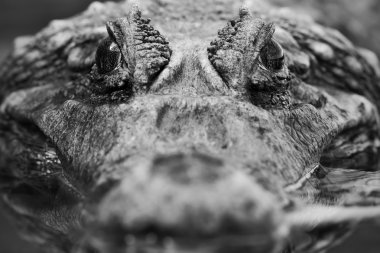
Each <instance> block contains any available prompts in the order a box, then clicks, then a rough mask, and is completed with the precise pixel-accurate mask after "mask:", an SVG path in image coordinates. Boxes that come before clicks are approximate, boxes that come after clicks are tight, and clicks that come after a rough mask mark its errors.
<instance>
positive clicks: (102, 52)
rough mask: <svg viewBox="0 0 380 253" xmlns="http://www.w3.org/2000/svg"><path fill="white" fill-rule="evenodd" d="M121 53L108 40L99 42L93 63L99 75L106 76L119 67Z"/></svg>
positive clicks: (114, 44) (113, 43)
mask: <svg viewBox="0 0 380 253" xmlns="http://www.w3.org/2000/svg"><path fill="white" fill-rule="evenodd" d="M120 62H121V52H120V50H119V47H118V46H117V45H116V43H115V42H113V41H112V40H111V39H110V38H106V39H104V40H103V41H102V42H100V44H99V46H98V49H97V50H96V56H95V63H96V66H97V67H98V73H99V74H107V73H109V72H111V71H112V70H114V69H116V68H117V67H119V66H120Z"/></svg>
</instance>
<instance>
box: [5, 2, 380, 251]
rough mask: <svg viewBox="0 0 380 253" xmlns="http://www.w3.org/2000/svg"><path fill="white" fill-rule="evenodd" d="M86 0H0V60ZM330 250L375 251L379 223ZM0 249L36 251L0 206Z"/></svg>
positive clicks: (366, 226) (368, 225) (379, 239)
mask: <svg viewBox="0 0 380 253" xmlns="http://www.w3.org/2000/svg"><path fill="white" fill-rule="evenodd" d="M89 2H91V1H90V0H64V1H63V0H62V1H60V0H1V1H0V60H1V59H3V58H4V57H5V56H6V52H7V51H9V48H10V47H11V41H12V38H14V37H15V36H18V35H23V34H34V33H35V32H37V31H38V30H39V29H41V28H42V27H44V26H46V25H47V24H48V22H49V21H50V20H52V19H56V18H65V17H68V16H71V15H73V14H76V13H78V12H79V11H81V10H83V9H84V8H85V7H86V6H87V5H88V4H89ZM330 252H331V253H357V252H360V253H379V252H380V226H379V225H378V224H377V225H376V224H375V223H373V222H368V223H364V224H363V225H362V226H360V227H359V229H358V230H357V231H356V232H355V233H354V234H353V235H352V236H351V237H350V238H349V239H348V240H347V241H346V242H345V243H344V244H342V245H340V246H339V247H337V248H335V249H333V250H332V251H330ZM0 253H39V251H38V249H37V248H36V247H34V246H32V245H30V244H28V243H26V242H24V241H23V240H21V239H20V238H19V237H18V236H17V233H16V228H15V225H14V224H13V223H12V221H10V220H9V219H8V218H7V217H6V216H5V215H4V213H3V212H2V210H0Z"/></svg>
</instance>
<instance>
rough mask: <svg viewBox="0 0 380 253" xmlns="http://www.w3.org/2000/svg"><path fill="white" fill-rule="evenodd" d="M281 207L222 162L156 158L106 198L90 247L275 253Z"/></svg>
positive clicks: (135, 170) (188, 157) (193, 157)
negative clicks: (171, 248) (116, 246)
mask: <svg viewBox="0 0 380 253" xmlns="http://www.w3.org/2000/svg"><path fill="white" fill-rule="evenodd" d="M275 203H276V201H275V198H274V196H273V195H271V194H270V193H269V192H267V191H265V190H264V189H262V188H261V187H260V186H259V185H258V184H257V183H256V182H255V180H254V179H252V178H251V177H249V176H247V175H246V174H245V173H244V172H242V171H237V170H233V169H232V167H231V164H226V163H224V162H223V161H222V160H221V159H218V158H215V157H212V156H208V155H205V154H200V153H197V152H194V153H190V154H175V155H166V156H156V157H155V158H154V159H153V160H152V161H151V162H150V164H149V165H148V166H145V165H144V166H136V167H134V168H132V169H131V171H130V173H129V174H128V176H126V177H125V178H124V179H123V180H122V181H121V183H120V184H119V185H118V186H116V187H115V188H113V189H112V190H111V191H110V192H109V193H108V194H107V195H106V196H105V197H104V199H103V201H102V202H101V204H100V206H99V208H98V212H97V218H96V219H95V221H96V223H97V224H95V225H94V226H95V227H96V229H95V233H96V234H95V235H93V236H94V237H95V238H96V239H95V238H92V239H91V240H90V241H89V243H90V244H91V242H92V243H93V244H94V242H96V245H92V246H91V247H92V248H97V250H98V251H100V252H111V251H110V250H112V252H119V251H117V250H116V251H115V248H112V249H111V248H109V247H115V245H119V246H120V252H124V251H123V249H124V250H125V249H127V248H130V247H135V249H136V250H138V251H139V250H142V252H149V250H147V249H148V248H149V247H150V246H152V244H154V246H159V247H161V248H162V250H163V252H166V251H168V247H169V248H170V247H175V248H176V250H177V251H178V250H179V251H190V250H191V252H197V251H198V252H204V251H206V250H207V251H208V252H225V251H226V250H227V249H230V250H233V251H234V252H236V251H245V252H271V251H272V250H273V249H275V248H276V247H278V246H279V245H277V244H278V243H280V242H281V241H282V240H281V238H279V237H280V230H281V220H282V218H281V217H282V214H281V211H280V210H279V207H278V205H276V204H275ZM115 235H117V236H115ZM115 238H117V240H118V241H119V243H115V242H114V241H113V240H115ZM206 245H207V246H206ZM214 246H215V247H214ZM247 250H248V251H247Z"/></svg>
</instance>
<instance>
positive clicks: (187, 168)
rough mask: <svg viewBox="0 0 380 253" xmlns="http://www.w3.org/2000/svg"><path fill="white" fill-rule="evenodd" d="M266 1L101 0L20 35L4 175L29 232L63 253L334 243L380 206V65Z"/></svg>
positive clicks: (6, 201) (6, 73) (3, 90)
mask: <svg viewBox="0 0 380 253" xmlns="http://www.w3.org/2000/svg"><path fill="white" fill-rule="evenodd" d="M257 4H258V2H257V1H255V2H250V1H248V2H242V1H232V0H231V1H229V0H226V1H204V0H203V1H200V0H199V1H190V0H186V1H175V0H164V1H163V0H160V1H158V0H150V1H144V2H141V3H139V4H138V5H139V7H136V6H135V5H134V4H133V3H130V2H122V3H105V4H100V3H94V4H92V5H91V6H90V7H89V9H88V10H87V11H85V12H84V13H82V14H80V15H78V16H75V17H73V18H71V19H67V20H61V21H53V22H52V23H51V24H50V25H49V26H48V27H47V28H45V29H44V30H43V31H41V32H40V33H38V34H37V35H36V36H33V37H28V38H19V39H17V40H16V43H15V48H14V50H13V52H12V54H11V55H10V57H9V58H8V59H7V60H6V61H5V62H4V63H3V65H2V66H1V68H0V84H1V86H0V94H1V95H0V98H1V111H0V112H1V113H0V140H1V142H0V152H1V159H0V165H1V166H0V172H1V173H0V176H1V177H0V178H1V181H0V182H1V194H2V200H3V206H4V207H5V208H6V209H7V210H8V211H9V213H10V214H11V215H13V216H14V217H15V218H16V220H17V221H19V224H20V230H21V232H22V234H24V235H25V236H27V237H28V239H29V240H32V241H34V242H35V243H38V244H40V245H42V246H43V249H44V250H45V251H46V252H87V253H89V252H130V251H135V250H139V251H143V252H150V251H162V252H169V251H171V250H174V251H186V252H206V251H207V252H222V251H223V252H224V251H226V250H228V251H234V252H237V251H244V252H324V251H325V250H327V249H328V248H329V247H331V246H332V245H333V244H336V243H338V242H339V241H340V240H341V239H342V238H344V237H345V236H346V235H347V234H348V233H349V231H351V229H352V227H353V226H354V225H355V224H356V223H357V222H358V221H359V220H362V219H370V218H376V217H378V216H380V208H379V207H377V205H378V204H379V203H380V199H379V191H380V173H379V172H378V166H377V160H376V158H377V157H378V153H377V152H378V145H379V121H378V108H379V106H380V103H379V101H380V100H379V94H380V93H379V91H380V89H379V88H380V87H379V82H378V76H377V75H376V73H378V72H377V66H375V65H374V64H373V61H370V60H368V59H367V58H366V55H367V54H362V53H361V52H362V51H359V50H357V49H356V48H355V46H353V45H352V44H351V43H350V42H349V41H347V39H345V38H344V37H343V36H342V35H341V34H340V33H339V32H337V31H335V30H332V29H329V28H326V27H322V26H320V25H318V24H316V23H314V22H312V21H310V20H309V21H306V20H302V19H297V17H296V16H295V17H284V16H282V15H281V13H280V12H277V11H276V9H272V8H269V9H265V8H263V9H261V10H260V12H258V9H257V8H254V7H255V6H256V7H257V6H258V5H257ZM243 5H244V6H246V7H245V8H241V9H240V7H241V6H243ZM140 10H141V11H140ZM147 17H150V18H151V19H152V21H151V22H150V21H149V20H147ZM218 30H219V32H218ZM283 57H284V58H283ZM300 235H301V236H300ZM305 236H307V237H309V238H310V239H311V240H306V241H305V240H302V238H305Z"/></svg>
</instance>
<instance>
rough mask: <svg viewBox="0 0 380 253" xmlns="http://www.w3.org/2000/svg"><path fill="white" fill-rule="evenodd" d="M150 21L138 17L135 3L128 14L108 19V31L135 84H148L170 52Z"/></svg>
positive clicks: (166, 43)
mask: <svg viewBox="0 0 380 253" xmlns="http://www.w3.org/2000/svg"><path fill="white" fill-rule="evenodd" d="M149 23H150V20H149V19H143V18H142V17H141V12H140V10H139V9H137V7H133V8H132V10H131V11H130V13H129V14H128V16H127V17H125V18H119V19H117V20H116V21H111V22H108V23H107V29H108V33H109V35H110V37H111V38H112V39H114V40H115V42H116V43H117V44H118V46H119V48H120V50H121V52H122V54H123V56H124V57H123V60H124V61H125V62H126V67H127V68H128V70H129V72H130V79H132V82H133V83H134V85H136V86H147V85H148V84H150V83H151V81H152V79H153V78H154V77H156V76H157V74H158V73H159V72H160V71H161V70H162V69H163V68H164V67H165V66H166V65H167V64H168V62H169V60H170V56H171V49H170V47H169V46H168V44H169V43H168V42H167V41H166V39H165V38H164V37H163V36H162V35H161V34H160V32H159V31H157V30H155V29H154V28H153V27H152V26H151V25H149ZM145 88H146V87H145ZM136 89H138V87H136Z"/></svg>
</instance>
